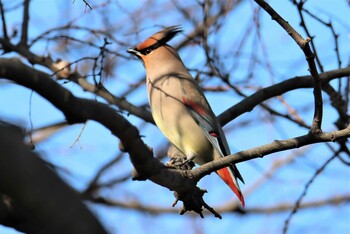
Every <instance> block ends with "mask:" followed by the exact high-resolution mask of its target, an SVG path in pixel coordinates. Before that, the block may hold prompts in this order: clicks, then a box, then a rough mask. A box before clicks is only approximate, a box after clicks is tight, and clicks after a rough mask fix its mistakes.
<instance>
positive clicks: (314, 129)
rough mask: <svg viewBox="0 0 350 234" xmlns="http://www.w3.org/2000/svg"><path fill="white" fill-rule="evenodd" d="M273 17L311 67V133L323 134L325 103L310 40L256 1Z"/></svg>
mask: <svg viewBox="0 0 350 234" xmlns="http://www.w3.org/2000/svg"><path fill="white" fill-rule="evenodd" d="M255 2H256V3H257V4H259V5H260V6H261V7H262V8H263V9H264V10H265V11H266V12H267V13H268V14H269V15H270V16H271V17H272V19H273V20H275V21H276V22H277V23H278V24H279V25H280V26H281V27H282V28H283V29H284V30H285V31H286V32H287V33H288V34H289V35H290V36H291V37H292V38H293V40H294V41H295V42H296V43H297V44H298V45H299V47H300V48H301V49H302V51H303V52H304V55H305V58H306V61H307V63H308V65H309V72H310V73H311V76H312V77H313V81H314V104H315V108H314V118H313V121H312V125H311V129H310V132H311V133H313V134H317V133H319V132H321V131H322V130H321V125H322V114H323V101H322V92H321V80H320V77H319V74H318V71H317V67H316V64H315V55H314V54H313V53H312V51H311V48H310V46H309V42H310V41H311V39H310V38H306V40H305V39H304V38H303V37H302V36H301V35H300V34H299V33H298V32H297V31H296V30H295V29H294V28H293V27H292V26H291V25H290V24H289V23H288V22H287V21H285V20H284V19H283V18H282V17H281V16H280V15H279V14H278V13H277V12H276V11H275V10H274V9H273V8H272V7H271V6H270V5H269V4H268V3H267V2H266V1H264V0H255Z"/></svg>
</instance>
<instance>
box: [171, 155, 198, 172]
mask: <svg viewBox="0 0 350 234" xmlns="http://www.w3.org/2000/svg"><path fill="white" fill-rule="evenodd" d="M165 166H167V167H170V168H176V169H180V170H191V169H192V168H193V167H194V166H195V164H194V162H193V161H192V158H190V159H187V158H183V157H175V158H171V159H170V161H169V162H167V163H166V164H165Z"/></svg>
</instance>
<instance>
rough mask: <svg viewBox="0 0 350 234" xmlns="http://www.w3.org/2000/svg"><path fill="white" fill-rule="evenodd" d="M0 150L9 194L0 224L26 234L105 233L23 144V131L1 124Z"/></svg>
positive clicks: (0, 184)
mask: <svg viewBox="0 0 350 234" xmlns="http://www.w3.org/2000/svg"><path fill="white" fill-rule="evenodd" d="M0 149H1V154H0V178H1V179H0V191H1V193H2V194H6V196H5V197H4V196H1V195H2V194H0V203H1V205H0V206H1V208H0V210H1V213H0V214H1V215H0V223H2V224H4V225H7V226H11V227H14V228H16V229H17V230H20V231H22V232H25V233H91V234H94V233H106V232H105V231H104V230H103V228H102V226H101V224H100V223H99V222H98V221H97V220H96V218H95V217H94V216H93V215H92V214H91V213H90V211H89V210H88V209H87V207H86V206H85V205H84V204H83V203H82V201H81V199H80V198H79V196H78V195H77V194H76V192H74V191H73V190H72V189H71V188H70V187H68V186H67V185H66V184H65V183H64V182H63V181H62V180H61V179H60V178H59V177H58V176H57V175H56V174H54V173H53V171H52V170H50V169H49V168H48V167H47V166H46V165H45V164H44V162H43V161H42V160H41V159H40V158H39V157H38V155H36V154H35V153H33V152H31V151H30V150H29V148H28V147H27V146H26V145H24V144H23V135H22V134H21V130H20V129H18V128H15V127H13V126H9V125H6V124H4V123H0ZM33 188H35V189H33ZM53 188H54V189H53ZM4 201H5V202H4ZM4 214H5V215H4Z"/></svg>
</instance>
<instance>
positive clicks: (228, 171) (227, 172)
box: [216, 166, 244, 208]
mask: <svg viewBox="0 0 350 234" xmlns="http://www.w3.org/2000/svg"><path fill="white" fill-rule="evenodd" d="M233 167H234V166H233ZM236 170H237V169H236ZM216 173H218V175H219V176H220V178H221V179H222V180H223V181H224V182H225V183H226V184H227V185H228V186H229V187H230V188H231V190H232V191H233V192H234V193H235V194H236V195H237V197H238V198H239V200H240V202H241V205H242V207H243V208H244V197H243V194H242V192H241V189H240V188H239V185H238V181H237V177H236V176H235V175H234V168H231V167H225V168H222V169H220V170H217V171H216Z"/></svg>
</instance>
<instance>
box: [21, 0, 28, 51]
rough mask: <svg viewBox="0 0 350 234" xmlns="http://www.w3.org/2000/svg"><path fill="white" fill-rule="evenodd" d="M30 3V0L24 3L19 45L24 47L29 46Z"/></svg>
mask: <svg viewBox="0 0 350 234" xmlns="http://www.w3.org/2000/svg"><path fill="white" fill-rule="evenodd" d="M29 2H30V0H24V3H23V19H22V33H21V40H20V42H19V45H22V46H24V47H27V46H28V25H29Z"/></svg>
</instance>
